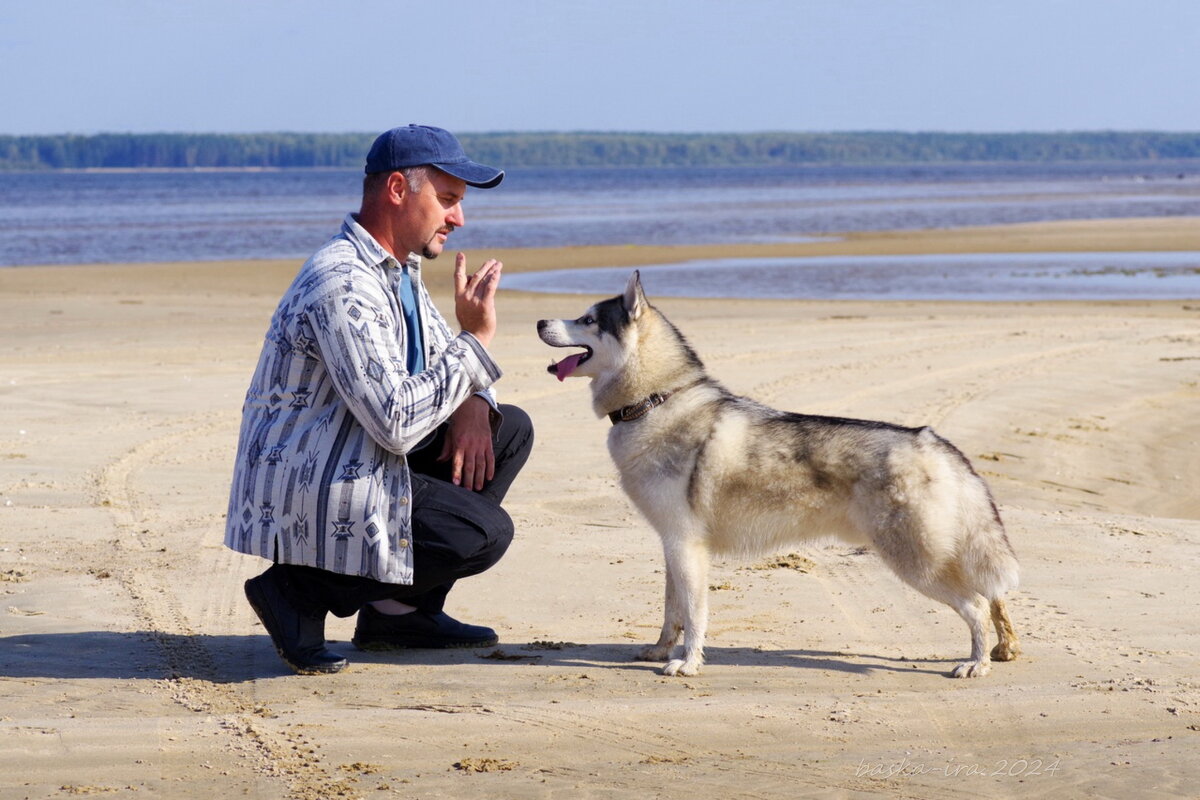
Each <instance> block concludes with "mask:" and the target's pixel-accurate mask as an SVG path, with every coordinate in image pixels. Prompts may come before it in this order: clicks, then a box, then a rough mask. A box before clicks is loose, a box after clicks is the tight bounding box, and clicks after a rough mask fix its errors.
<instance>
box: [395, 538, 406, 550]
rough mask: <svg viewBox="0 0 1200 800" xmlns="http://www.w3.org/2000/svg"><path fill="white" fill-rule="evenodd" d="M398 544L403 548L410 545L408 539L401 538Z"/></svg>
mask: <svg viewBox="0 0 1200 800" xmlns="http://www.w3.org/2000/svg"><path fill="white" fill-rule="evenodd" d="M396 544H398V545H399V546H400V547H402V548H403V547H408V539H401V540H400V541H398V542H396Z"/></svg>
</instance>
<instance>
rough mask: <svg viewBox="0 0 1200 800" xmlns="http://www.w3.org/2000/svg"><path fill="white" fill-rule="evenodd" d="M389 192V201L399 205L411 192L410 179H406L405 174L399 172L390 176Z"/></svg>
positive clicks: (388, 181)
mask: <svg viewBox="0 0 1200 800" xmlns="http://www.w3.org/2000/svg"><path fill="white" fill-rule="evenodd" d="M387 190H388V191H387V197H388V200H390V201H391V202H393V203H399V202H400V200H401V199H402V198H403V197H404V195H406V194H407V193H408V191H409V186H408V179H407V178H405V177H404V173H403V172H399V171H397V172H392V173H389V174H388V176H387Z"/></svg>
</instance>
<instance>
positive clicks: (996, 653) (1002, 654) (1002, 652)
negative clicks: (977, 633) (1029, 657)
mask: <svg viewBox="0 0 1200 800" xmlns="http://www.w3.org/2000/svg"><path fill="white" fill-rule="evenodd" d="M1019 655H1021V648H1020V647H1018V646H1017V643H1016V642H1001V643H1000V644H998V645H996V646H995V647H993V648H992V661H1012V660H1013V659H1015V658H1016V657H1017V656H1019Z"/></svg>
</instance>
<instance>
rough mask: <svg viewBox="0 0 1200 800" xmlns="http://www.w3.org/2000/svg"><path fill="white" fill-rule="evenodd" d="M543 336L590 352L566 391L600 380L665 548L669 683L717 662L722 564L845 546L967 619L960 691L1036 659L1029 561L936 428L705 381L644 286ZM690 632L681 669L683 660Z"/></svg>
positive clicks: (595, 398) (614, 437) (599, 393)
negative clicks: (1029, 633) (712, 641)
mask: <svg viewBox="0 0 1200 800" xmlns="http://www.w3.org/2000/svg"><path fill="white" fill-rule="evenodd" d="M537 327H538V335H539V336H540V337H541V339H542V341H544V342H545V343H546V344H549V345H552V346H554V347H581V348H583V350H582V352H579V353H574V354H572V355H569V356H567V357H566V358H564V359H563V360H562V361H559V362H558V363H557V364H551V365H550V367H549V370H548V371H549V372H550V373H552V374H553V375H555V376H556V377H557V378H558V379H559V380H563V379H565V378H567V377H568V376H584V377H589V378H591V379H592V381H591V388H592V405H593V407H594V408H595V411H596V414H597V416H607V417H608V418H609V419H610V420H612V424H613V427H612V429H611V430H610V431H609V434H608V450H609V453H610V454H611V455H612V458H613V461H615V462H616V465H617V469H618V470H619V472H620V476H621V486H622V488H623V489H624V490H625V492H626V493H627V494H628V495H629V497H630V498H631V499H632V500H633V502H634V504H635V505H636V506H637V507H638V509H639V510H640V511H641V512H642V514H644V515H645V516H646V518H647V519H648V520H649V521H650V524H651V525H653V526H654V528H655V530H656V531H657V532H658V535H659V536H660V537H661V539H662V545H663V552H664V555H665V557H666V575H667V581H666V583H667V586H666V613H665V615H664V620H663V627H662V635H661V636H659V639H658V642H657V643H656V644H654V645H652V646H650V647H647V648H646V649H645V650H644V651H642V653H641V657H642V658H644V659H646V660H650V661H667V664H666V666H665V667H664V668H663V673H664V674H666V675H695V674H696V673H697V672H698V671H699V670H700V667H701V665H702V664H703V663H704V636H705V631H706V629H707V626H708V564H709V555H710V553H715V554H732V555H737V556H749V555H756V554H761V553H764V552H768V551H773V550H778V549H779V548H781V547H783V546H785V545H788V544H791V543H796V542H803V541H810V540H813V539H819V538H823V537H826V536H830V535H832V536H837V537H839V538H842V539H844V540H845V541H847V542H849V543H851V544H854V545H870V547H871V548H872V549H873V550H875V552H877V553H878V554H879V555H880V557H881V558H882V559H883V560H884V561H885V562H886V563H887V564H888V566H890V567H891V568H892V569H893V570H894V571H895V573H896V574H897V575H898V576H899V577H900V578H901V579H902V580H904V581H905V582H906V583H908V584H909V585H910V586H912V587H913V588H915V589H916V590H917V591H919V592H922V593H923V594H926V595H928V596H929V597H932V598H933V599H934V600H939V601H941V602H943V603H945V604H947V605H948V606H950V607H951V608H953V609H954V610H955V611H957V612H958V613H959V615H960V616H961V617H962V618H963V619H964V620H966V623H967V627H968V628H970V631H971V656H970V659H969V660H967V661H965V662H963V663H962V664H959V665H958V666H956V667H955V668H954V670H953V672H952V673H951V674H952V675H953V676H954V677H956V678H963V677H979V676H982V675H986V674H987V672H988V670H989V666H990V665H989V659H988V656H987V650H986V634H985V629H986V625H987V621H988V617H989V614H990V616H991V621H992V623H993V624H994V625H995V627H996V633H997V634H998V635H999V639H1000V641H999V644H997V645H996V646H995V647H994V648H992V651H991V660H995V661H1011V660H1012V659H1014V658H1016V657H1017V655H1018V653H1019V652H1020V649H1019V647H1018V645H1017V636H1016V633H1015V632H1014V630H1013V626H1012V622H1011V621H1010V620H1009V617H1008V612H1007V611H1006V609H1005V606H1004V594H1005V592H1008V591H1009V590H1011V589H1014V588H1015V587H1016V585H1017V574H1018V566H1017V559H1016V556H1015V554H1014V553H1013V549H1012V546H1011V545H1010V544H1009V541H1008V537H1007V536H1006V535H1005V532H1004V527H1003V524H1002V523H1001V522H1000V515H999V512H998V511H997V510H996V505H995V503H994V502H993V500H992V496H991V493H990V492H989V491H988V487H987V484H985V483H984V481H983V479H982V478H980V477H979V475H978V474H976V473H975V471H974V470H973V469H972V468H971V464H970V462H969V461H968V460H967V458H966V456H964V455H963V454H962V453H961V452H959V451H958V450H957V449H956V448H955V447H954V446H953V445H951V444H950V443H949V442H947V441H946V440H945V439H943V438H941V437H940V436H938V435H937V434H936V433H934V432H933V431H932V430H931V429H929V428H903V427H899V426H896V425H890V424H887V423H884V422H870V421H864V420H856V419H840V418H834V417H818V416H810V415H807V414H794V413H788V412H784V411H777V410H775V409H772V408H768V407H766V406H764V405H761V404H759V403H757V402H755V401H753V400H750V399H747V398H745V397H738V396H736V395H734V394H732V393H730V392H729V391H728V390H726V389H725V388H724V387H722V386H721V385H720V384H719V383H717V382H716V381H715V380H713V379H712V378H710V377H709V376H708V375H707V374H706V373H705V371H704V365H703V364H702V363H701V362H700V359H699V358H698V357H697V355H696V353H695V352H694V351H693V350H692V348H691V347H690V346H689V344H688V343H687V341H686V340H685V339H684V337H683V335H682V334H681V333H680V332H679V331H678V329H676V328H675V326H674V325H672V324H671V323H670V322H669V321H668V320H667V318H666V317H664V316H663V315H662V313H661V312H659V311H658V310H657V309H656V308H655V307H654V306H652V305H650V304H649V303H648V302H647V301H646V295H645V294H644V293H643V291H642V284H641V279H640V276H639V274H638V273H637V272H635V273H633V275H632V276H631V277H630V279H629V283H628V285H627V286H626V288H625V292H624V294H623V295H619V296H617V297H614V298H612V299H609V300H605V301H603V302H600V303H597V304H596V305H594V306H592V307H591V308H590V309H588V310H587V312H586V313H584V315H583V316H582V317H579V318H578V319H574V320H554V319H544V320H541V321H540V322H538V326H537ZM680 633H682V634H683V652H682V654H681V656H682V657H681V658H675V659H673V660H668V659H671V654H672V651H673V649H674V647H675V645H676V643H677V642H678V641H679V635H680Z"/></svg>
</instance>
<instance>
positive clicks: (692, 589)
mask: <svg viewBox="0 0 1200 800" xmlns="http://www.w3.org/2000/svg"><path fill="white" fill-rule="evenodd" d="M663 549H664V551H665V552H666V556H667V575H668V585H670V576H671V575H672V574H674V577H675V580H674V584H675V602H676V604H677V608H678V609H679V612H681V613H682V615H683V658H675V659H672V660H670V661H668V662H667V664H666V666H664V667H663V674H664V675H695V674H696V673H698V672H699V671H700V667H701V666H702V665H703V664H704V636H705V633H706V632H707V630H708V548H707V547H705V546H704V543H703V542H702V541H700V540H699V539H691V538H688V539H684V540H683V541H678V542H667V543H665V545H664V548H663ZM668 613H669V612H668ZM664 630H665V628H664Z"/></svg>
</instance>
